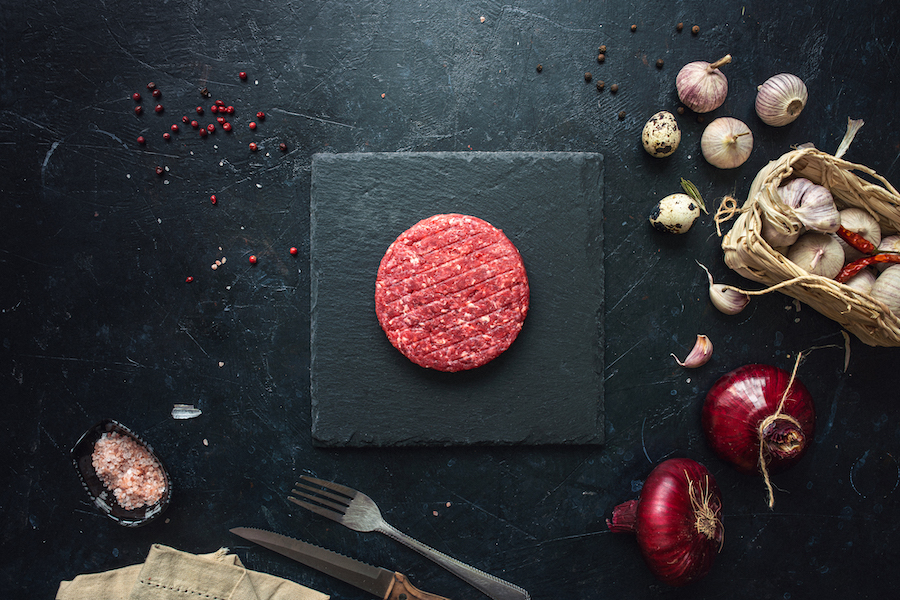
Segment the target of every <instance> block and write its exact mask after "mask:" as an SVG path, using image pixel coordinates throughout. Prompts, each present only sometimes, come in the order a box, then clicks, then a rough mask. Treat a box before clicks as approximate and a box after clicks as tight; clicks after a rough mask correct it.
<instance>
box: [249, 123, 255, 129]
mask: <svg viewBox="0 0 900 600" xmlns="http://www.w3.org/2000/svg"><path fill="white" fill-rule="evenodd" d="M248 127H250V129H256V122H254V121H250V125H248Z"/></svg>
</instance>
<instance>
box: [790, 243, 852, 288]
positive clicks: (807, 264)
mask: <svg viewBox="0 0 900 600" xmlns="http://www.w3.org/2000/svg"><path fill="white" fill-rule="evenodd" d="M787 257H788V260H790V261H791V262H792V263H794V264H795V265H797V266H798V267H800V268H801V269H803V270H804V271H806V272H807V273H810V274H812V275H821V276H822V277H827V278H828V279H834V278H835V276H836V275H837V274H838V273H840V272H841V268H842V267H843V266H844V251H843V250H841V245H840V244H838V243H837V240H835V239H834V238H833V237H831V236H830V235H828V234H827V233H819V232H817V231H808V232H807V233H804V234H803V235H801V236H800V237H799V238H797V241H796V242H795V243H794V245H793V246H791V247H790V248H789V249H788V253H787Z"/></svg>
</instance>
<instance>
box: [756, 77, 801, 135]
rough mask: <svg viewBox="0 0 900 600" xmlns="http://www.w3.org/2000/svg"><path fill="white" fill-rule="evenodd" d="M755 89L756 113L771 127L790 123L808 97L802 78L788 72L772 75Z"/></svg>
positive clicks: (797, 115)
mask: <svg viewBox="0 0 900 600" xmlns="http://www.w3.org/2000/svg"><path fill="white" fill-rule="evenodd" d="M756 90H757V92H756V114H757V115H759V118H760V119H762V121H763V123H765V124H767V125H772V126H773V127H781V126H782V125H787V124H788V123H792V122H793V121H794V120H795V119H796V118H797V117H799V116H800V111H802V110H803V107H804V106H806V100H807V99H808V98H809V93H808V92H807V90H806V84H805V83H803V80H802V79H800V78H799V77H797V76H796V75H791V74H790V73H781V74H780V75H773V76H772V77H769V79H767V80H766V82H765V83H763V84H762V85H761V86H759V87H758V88H756Z"/></svg>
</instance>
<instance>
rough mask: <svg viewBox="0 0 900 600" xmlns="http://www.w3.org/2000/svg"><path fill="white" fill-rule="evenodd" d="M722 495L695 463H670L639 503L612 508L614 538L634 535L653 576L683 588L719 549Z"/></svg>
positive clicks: (659, 467) (609, 522) (704, 571)
mask: <svg viewBox="0 0 900 600" xmlns="http://www.w3.org/2000/svg"><path fill="white" fill-rule="evenodd" d="M721 513H722V496H721V494H720V493H719V487H718V486H717V485H716V480H715V479H714V478H713V476H712V474H711V473H710V472H709V471H708V470H707V469H706V467H704V466H703V465H701V464H700V463H698V462H697V461H694V460H691V459H689V458H671V459H669V460H666V461H664V462H662V463H660V464H659V465H657V466H656V468H654V469H653V471H652V472H651V473H650V475H649V476H648V477H647V481H645V482H644V486H643V488H642V489H641V495H640V498H639V499H637V500H629V501H627V502H624V503H622V504H620V505H618V506H616V507H615V508H614V509H613V514H612V520H609V519H607V521H606V525H607V527H609V530H610V531H612V532H613V533H634V534H636V536H637V542H638V545H639V546H640V548H641V553H642V554H643V555H644V559H645V560H646V562H647V566H649V567H650V570H651V571H652V572H653V574H654V575H655V576H656V577H657V579H659V580H660V581H663V582H664V583H667V584H669V585H673V586H681V585H686V584H688V583H691V582H692V581H697V580H698V579H701V578H703V577H704V576H705V575H706V574H707V573H709V570H710V569H711V568H712V565H713V561H714V560H715V557H716V554H717V553H718V552H719V550H720V549H721V548H722V543H723V542H724V539H725V529H724V526H723V524H722V514H721Z"/></svg>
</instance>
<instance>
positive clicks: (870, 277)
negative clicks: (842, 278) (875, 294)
mask: <svg viewBox="0 0 900 600" xmlns="http://www.w3.org/2000/svg"><path fill="white" fill-rule="evenodd" d="M887 266H888V265H885V267H887ZM844 285H846V286H847V287H851V288H853V289H854V290H856V291H857V292H861V293H863V294H871V293H872V286H873V285H875V273H873V272H872V269H863V270H862V271H860V272H859V273H857V274H856V275H854V276H853V277H851V278H850V279H848V280H847V281H846V282H845V283H844Z"/></svg>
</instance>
